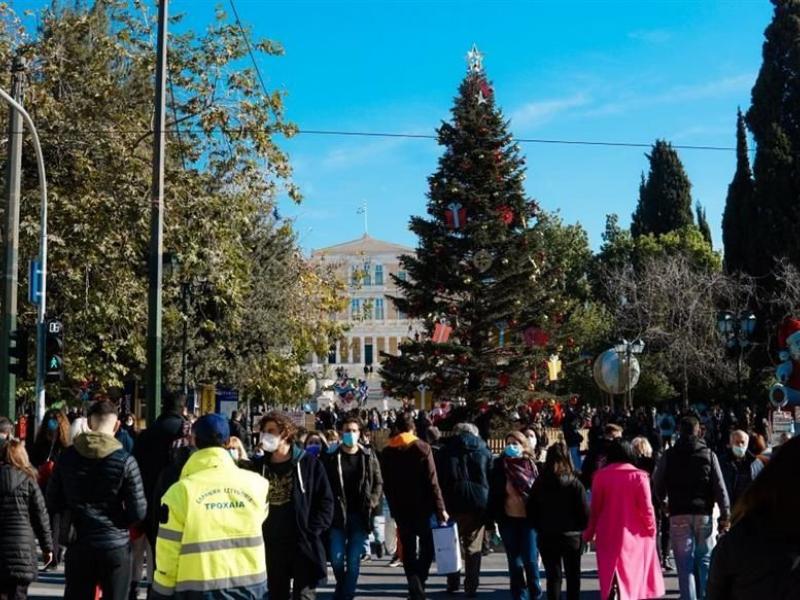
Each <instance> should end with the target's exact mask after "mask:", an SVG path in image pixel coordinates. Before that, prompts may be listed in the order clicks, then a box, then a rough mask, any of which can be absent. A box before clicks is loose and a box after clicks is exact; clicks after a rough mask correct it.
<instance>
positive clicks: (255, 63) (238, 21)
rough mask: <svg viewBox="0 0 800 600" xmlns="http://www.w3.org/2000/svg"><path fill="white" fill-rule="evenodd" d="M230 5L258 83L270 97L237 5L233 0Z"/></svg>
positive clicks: (265, 94)
mask: <svg viewBox="0 0 800 600" xmlns="http://www.w3.org/2000/svg"><path fill="white" fill-rule="evenodd" d="M230 3H231V8H232V9H233V16H234V17H236V24H237V25H238V26H239V33H240V34H241V36H242V40H244V43H245V44H246V45H247V53H248V54H249V55H250V60H251V61H253V67H255V70H256V75H258V81H259V82H260V83H261V91H262V92H263V94H264V96H269V94H268V93H267V86H266V85H264V78H263V77H262V76H261V69H259V68H258V63H257V62H256V57H255V55H254V54H253V47H252V46H251V45H250V38H248V37H247V34H246V33H245V32H244V27H243V26H242V21H241V19H239V11H237V10H236V5H235V4H234V3H233V0H230Z"/></svg>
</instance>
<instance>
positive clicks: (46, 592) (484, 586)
mask: <svg viewBox="0 0 800 600" xmlns="http://www.w3.org/2000/svg"><path fill="white" fill-rule="evenodd" d="M595 569H596V562H595V557H594V554H591V553H590V554H586V555H585V556H584V559H583V581H582V586H581V587H582V593H581V598H586V599H589V598H592V599H597V598H599V597H600V594H599V592H598V582H597V573H596V571H595ZM435 572H436V566H435V565H434V567H433V569H432V573H434V575H433V576H432V577H431V579H430V580H429V583H428V591H429V595H430V597H431V598H441V599H442V600H444V599H445V598H459V597H463V596H460V595H455V596H451V595H448V594H447V593H446V592H445V579H444V577H440V576H437V575H435ZM328 580H329V581H331V582H332V581H333V575H332V574H330V573H329V579H328ZM665 580H666V584H667V590H668V594H667V596H666V597H667V598H677V597H678V594H677V589H678V581H677V578H676V577H675V575H674V574H668V575H667V576H666V577H665ZM63 590H64V574H63V571H61V570H58V571H55V572H48V573H43V574H41V576H40V578H39V581H38V582H36V583H35V584H34V585H33V586H32V587H31V589H30V596H29V598H31V599H32V600H38V599H43V598H60V597H61V596H62V595H63ZM332 592H333V588H332V587H331V586H330V585H327V586H325V587H322V588H320V589H319V590H318V597H319V598H320V600H324V599H327V598H330V597H331V595H332ZM479 592H480V593H479V595H478V597H479V598H480V599H481V600H500V599H501V598H502V599H507V598H508V597H509V593H508V574H507V570H506V565H505V555H503V554H502V553H497V552H495V553H493V554H490V555H489V556H487V557H485V558H484V562H483V565H482V569H481V588H480V590H479ZM562 593H563V592H562ZM144 597H145V593H144V590H141V591H140V594H139V598H144ZM357 598H359V599H369V598H375V599H381V600H389V599H395V598H396V599H400V600H402V599H404V598H406V588H405V578H404V577H403V569H402V568H401V567H397V568H390V567H388V566H387V561H386V560H373V561H371V562H368V563H364V564H363V568H362V572H361V578H360V579H359V586H358V593H357Z"/></svg>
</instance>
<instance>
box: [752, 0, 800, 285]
mask: <svg viewBox="0 0 800 600" xmlns="http://www.w3.org/2000/svg"><path fill="white" fill-rule="evenodd" d="M773 4H774V5H775V10H774V14H773V18H772V22H771V23H770V24H769V26H768V27H767V29H766V31H765V33H764V36H765V38H766V39H765V41H764V46H763V62H762V64H761V69H760V71H759V73H758V78H757V80H756V83H755V85H754V86H753V92H752V105H751V107H750V110H748V111H747V125H748V127H749V129H750V131H751V132H752V134H753V138H754V140H755V144H756V154H755V161H754V164H753V174H754V187H755V199H754V202H753V208H754V211H753V212H754V215H753V217H754V218H753V219H752V220H751V221H748V222H747V227H748V231H749V232H750V235H751V236H752V246H750V247H749V249H750V251H751V252H752V253H753V261H752V263H751V264H749V265H747V268H748V272H749V273H750V274H752V275H755V276H768V275H770V274H771V273H772V270H773V267H774V262H775V260H776V259H779V258H781V257H786V258H788V259H789V260H790V261H791V262H792V263H793V264H795V265H798V264H800V239H799V238H798V236H797V234H796V229H797V223H798V217H800V207H799V206H798V203H797V198H798V197H799V196H800V165H799V164H798V158H797V157H798V155H800V86H798V77H800V2H797V0H773ZM770 282H771V279H770V278H768V279H767V280H766V281H765V283H766V285H768V286H769V285H770Z"/></svg>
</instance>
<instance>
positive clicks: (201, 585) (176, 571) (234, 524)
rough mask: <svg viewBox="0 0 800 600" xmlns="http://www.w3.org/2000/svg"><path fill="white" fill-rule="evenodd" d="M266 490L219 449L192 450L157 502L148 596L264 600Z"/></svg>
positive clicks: (255, 476) (264, 484)
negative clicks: (231, 595)
mask: <svg viewBox="0 0 800 600" xmlns="http://www.w3.org/2000/svg"><path fill="white" fill-rule="evenodd" d="M268 490H269V483H268V482H267V480H266V479H264V478H263V477H261V476H260V475H258V474H256V473H252V472H250V471H245V470H244V469H240V468H238V467H237V466H236V464H235V463H234V462H233V459H232V458H231V457H230V455H229V454H228V452H227V451H226V450H224V449H222V448H206V449H204V450H198V451H197V452H195V453H194V454H192V456H191V457H190V458H189V460H188V461H187V463H186V465H185V466H184V467H183V470H182V471H181V477H180V479H179V480H178V482H177V483H175V484H174V485H173V486H172V487H170V488H169V490H167V493H166V494H164V497H163V498H162V499H161V509H160V510H161V513H160V514H161V525H160V527H159V529H158V539H157V541H156V557H157V559H156V568H155V576H154V582H153V592H155V594H157V595H160V596H174V597H175V598H182V597H191V598H199V597H202V598H214V597H229V596H227V595H224V596H222V595H220V596H218V595H217V594H216V593H215V592H221V591H222V590H226V591H227V592H229V593H230V592H234V593H236V592H238V593H239V594H238V595H235V597H237V598H263V597H264V596H265V593H266V582H267V569H266V563H265V555H264V539H263V537H262V533H261V525H262V523H263V522H264V519H266V518H267V510H268V504H267V492H268Z"/></svg>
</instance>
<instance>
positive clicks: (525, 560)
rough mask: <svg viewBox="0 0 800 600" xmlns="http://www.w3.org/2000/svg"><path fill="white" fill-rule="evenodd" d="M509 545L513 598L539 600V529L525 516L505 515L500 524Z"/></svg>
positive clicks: (502, 535)
mask: <svg viewBox="0 0 800 600" xmlns="http://www.w3.org/2000/svg"><path fill="white" fill-rule="evenodd" d="M497 526H498V529H500V537H501V538H502V539H503V545H504V546H505V547H506V558H507V559H508V574H509V577H510V579H511V598H512V599H513V600H536V599H537V598H539V596H541V595H542V586H541V584H540V582H539V550H538V549H537V546H536V530H535V529H534V528H533V527H531V526H530V525H528V523H527V521H526V519H522V518H511V517H504V518H503V519H501V520H500V521H499V522H498V524H497Z"/></svg>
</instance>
